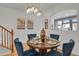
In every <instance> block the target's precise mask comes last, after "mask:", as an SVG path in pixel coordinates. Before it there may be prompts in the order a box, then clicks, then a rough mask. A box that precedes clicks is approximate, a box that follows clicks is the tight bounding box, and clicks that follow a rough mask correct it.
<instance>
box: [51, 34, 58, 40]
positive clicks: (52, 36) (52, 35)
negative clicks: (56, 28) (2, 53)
mask: <svg viewBox="0 0 79 59" xmlns="http://www.w3.org/2000/svg"><path fill="white" fill-rule="evenodd" d="M50 37H51V38H53V39H56V40H58V39H59V35H58V34H50Z"/></svg>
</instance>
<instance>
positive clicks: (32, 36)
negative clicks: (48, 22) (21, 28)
mask: <svg viewBox="0 0 79 59" xmlns="http://www.w3.org/2000/svg"><path fill="white" fill-rule="evenodd" d="M27 36H28V39H29V40H31V39H32V38H34V37H36V36H37V34H35V33H33V34H28V35H27Z"/></svg>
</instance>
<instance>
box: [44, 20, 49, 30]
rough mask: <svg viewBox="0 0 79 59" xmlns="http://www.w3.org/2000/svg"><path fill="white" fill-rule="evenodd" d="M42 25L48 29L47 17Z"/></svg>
mask: <svg viewBox="0 0 79 59" xmlns="http://www.w3.org/2000/svg"><path fill="white" fill-rule="evenodd" d="M44 25H45V29H48V19H45V23H44Z"/></svg>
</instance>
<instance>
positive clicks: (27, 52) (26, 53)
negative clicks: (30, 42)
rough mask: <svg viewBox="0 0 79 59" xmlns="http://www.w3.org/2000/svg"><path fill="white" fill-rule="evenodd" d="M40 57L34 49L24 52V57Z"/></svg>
mask: <svg viewBox="0 0 79 59" xmlns="http://www.w3.org/2000/svg"><path fill="white" fill-rule="evenodd" d="M26 55H27V56H38V55H39V53H38V52H37V51H35V50H34V49H30V50H28V51H24V56H26Z"/></svg>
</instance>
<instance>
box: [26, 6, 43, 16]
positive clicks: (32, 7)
mask: <svg viewBox="0 0 79 59" xmlns="http://www.w3.org/2000/svg"><path fill="white" fill-rule="evenodd" d="M26 12H27V14H28V13H30V12H33V13H35V14H36V15H37V16H40V15H41V14H42V13H41V12H40V10H39V9H38V8H37V7H35V6H31V7H28V8H27V9H26Z"/></svg>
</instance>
